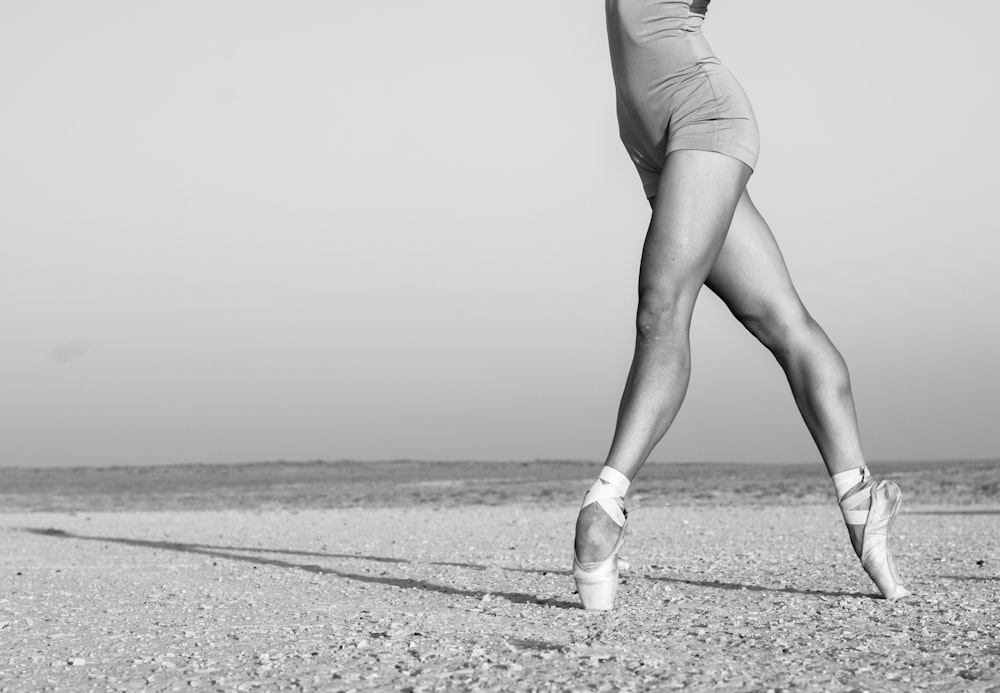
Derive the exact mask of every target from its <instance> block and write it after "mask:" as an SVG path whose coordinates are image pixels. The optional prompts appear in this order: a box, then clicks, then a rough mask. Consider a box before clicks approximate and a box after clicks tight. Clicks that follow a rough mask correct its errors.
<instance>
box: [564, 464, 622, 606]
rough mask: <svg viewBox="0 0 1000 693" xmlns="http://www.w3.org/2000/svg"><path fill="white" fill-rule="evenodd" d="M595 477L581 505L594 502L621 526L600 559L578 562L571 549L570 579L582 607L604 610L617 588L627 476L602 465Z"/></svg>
mask: <svg viewBox="0 0 1000 693" xmlns="http://www.w3.org/2000/svg"><path fill="white" fill-rule="evenodd" d="M598 480H599V481H598V483H595V484H594V486H593V487H591V489H590V491H588V492H587V495H586V496H584V499H583V506H582V508H585V507H587V506H588V505H591V504H593V503H597V504H598V505H600V506H601V508H602V509H603V510H604V512H606V513H607V514H608V516H609V517H610V518H611V519H612V520H613V521H614V522H615V524H617V525H618V526H619V527H621V529H620V530H619V532H618V539H617V541H615V545H614V547H613V548H612V549H611V553H610V554H609V555H608V557H607V558H605V559H604V560H603V561H595V562H593V563H581V562H580V559H579V557H578V556H577V555H576V551H575V550H574V551H573V580H574V581H575V582H576V591H577V593H578V594H579V595H580V601H581V602H583V608H585V609H590V610H595V611H607V610H609V609H611V608H613V607H614V604H615V595H616V594H617V592H618V568H619V565H618V552H619V551H621V548H622V544H624V543H625V528H626V527H627V526H628V516H627V514H626V512H625V499H624V496H625V493H626V492H627V491H628V479H627V478H626V477H625V475H623V474H622V473H621V472H619V471H617V470H615V469H612V468H611V467H605V468H604V469H602V470H601V474H600V476H598ZM601 481H605V482H607V483H601ZM622 481H624V483H622Z"/></svg>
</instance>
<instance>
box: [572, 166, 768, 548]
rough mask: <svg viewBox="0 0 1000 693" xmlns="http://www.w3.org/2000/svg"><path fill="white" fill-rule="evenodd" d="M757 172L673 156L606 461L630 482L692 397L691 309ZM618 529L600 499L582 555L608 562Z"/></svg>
mask: <svg viewBox="0 0 1000 693" xmlns="http://www.w3.org/2000/svg"><path fill="white" fill-rule="evenodd" d="M749 176H750V169H749V168H748V167H747V166H746V165H745V164H743V163H741V162H739V161H737V160H736V159H733V158H731V157H728V156H726V155H724V154H718V153H716V152H703V151H691V150H682V151H676V152H672V153H671V154H669V155H668V156H667V160H666V163H665V164H664V170H663V175H662V176H661V178H660V186H659V189H658V192H657V195H656V197H655V198H654V200H653V203H652V204H653V216H652V220H651V221H650V225H649V230H648V232H647V234H646V241H645V244H644V246H643V252H642V262H641V265H640V268H639V307H638V312H637V317H636V340H635V355H634V357H633V360H632V368H631V370H630V371H629V375H628V379H627V381H626V384H625V392H624V394H623V396H622V401H621V405H620V407H619V412H618V421H617V425H616V427H615V434H614V438H613V441H612V444H611V450H610V452H609V454H608V458H607V462H606V465H605V466H607V467H611V468H612V469H614V470H617V471H618V472H620V473H621V474H622V475H623V476H624V477H625V478H627V479H628V480H631V479H632V478H633V477H634V476H635V475H636V473H637V472H638V471H639V468H640V467H641V466H642V465H643V463H644V462H645V461H646V458H647V457H648V456H649V453H650V452H651V451H652V449H653V447H654V446H655V445H656V443H657V442H658V441H659V440H660V438H662V437H663V434H664V433H665V432H666V430H667V428H668V427H669V426H670V423H671V422H672V421H673V419H674V416H676V414H677V410H678V409H679V408H680V405H681V401H682V400H683V399H684V394H685V392H686V391H687V384H688V378H689V374H690V345H689V335H688V331H689V327H690V323H691V312H692V310H693V309H694V304H695V299H696V298H697V296H698V292H699V291H700V290H701V287H702V285H703V284H704V282H705V278H706V277H707V276H708V273H709V271H710V270H711V268H712V266H713V264H714V263H715V260H716V257H717V256H718V254H719V250H720V249H721V248H722V244H723V242H724V240H725V238H726V231H727V229H728V228H729V224H730V221H731V220H732V216H733V210H734V208H735V206H736V202H737V200H738V199H739V197H740V192H741V191H742V190H743V189H744V187H745V186H746V182H747V179H748V178H749ZM598 484H603V482H602V481H600V480H599V481H597V482H595V486H596V485H598ZM596 490H597V491H600V490H601V489H600V488H598V489H596ZM595 495H598V494H595ZM585 502H586V501H585ZM618 534H619V526H618V524H617V523H615V522H614V520H613V519H612V518H611V517H609V515H608V514H607V513H606V512H605V511H604V510H603V509H601V506H600V505H599V504H597V503H587V504H585V506H584V507H583V508H582V509H581V511H580V516H579V518H578V519H577V525H576V542H575V550H576V556H577V558H578V560H579V561H580V562H583V563H589V562H594V561H600V560H602V559H604V558H605V557H606V556H607V555H608V552H609V551H611V549H612V548H613V546H614V544H615V542H616V540H617V537H618Z"/></svg>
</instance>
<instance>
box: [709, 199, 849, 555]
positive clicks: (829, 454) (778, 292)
mask: <svg viewBox="0 0 1000 693" xmlns="http://www.w3.org/2000/svg"><path fill="white" fill-rule="evenodd" d="M706 284H707V286H708V287H709V288H710V289H712V291H714V292H715V293H716V294H718V296H719V297H720V298H721V299H722V300H723V301H724V302H725V303H726V305H727V306H728V307H729V309H730V310H731V311H732V312H733V315H735V316H736V318H737V319H739V321H740V322H741V323H743V325H744V326H745V327H746V328H747V329H748V330H749V331H750V332H751V333H752V334H753V335H754V336H755V337H757V339H759V340H760V341H761V343H762V344H764V346H766V347H767V348H768V349H769V350H770V351H771V352H772V353H773V354H774V356H775V358H777V360H778V363H780V364H781V367H782V368H783V369H784V371H785V374H786V376H787V378H788V382H789V384H790V385H791V388H792V394H793V396H794V397H795V403H796V404H797V405H798V408H799V411H800V412H801V413H802V418H803V419H804V420H805V423H806V426H807V428H808V429H809V432H810V434H812V437H813V440H815V441H816V445H817V447H818V448H819V451H820V455H821V456H822V457H823V461H824V462H825V463H826V468H827V471H828V472H829V473H830V475H831V476H833V475H834V474H836V473H838V472H843V471H847V470H850V469H857V468H858V467H860V466H862V465H864V464H865V460H864V455H863V453H862V451H861V439H860V435H859V434H858V423H857V416H856V415H855V409H854V398H853V396H852V394H851V382H850V377H849V375H848V372H847V366H846V364H845V363H844V359H843V358H842V357H841V355H840V352H838V351H837V349H836V347H834V345H833V343H832V342H831V341H830V339H829V337H827V335H826V333H825V332H824V331H823V329H822V328H821V327H820V326H819V325H818V324H817V323H816V321H815V320H813V319H812V317H811V316H810V315H809V313H808V311H807V310H806V308H805V306H804V305H803V304H802V301H801V300H800V298H799V295H798V293H797V292H796V291H795V287H794V286H793V285H792V280H791V277H790V276H789V274H788V269H787V267H786V266H785V261H784V258H783V257H782V255H781V251H780V250H779V248H778V244H777V242H776V241H775V239H774V236H773V235H772V233H771V229H770V228H769V227H768V225H767V222H765V221H764V219H763V217H762V216H761V215H760V212H758V211H757V208H756V207H755V206H754V204H753V202H752V201H751V199H750V195H749V194H748V193H747V192H746V191H744V192H743V194H742V195H741V197H740V200H739V203H738V204H737V206H736V211H735V214H734V215H733V220H732V224H731V225H730V228H729V234H728V236H727V238H726V242H725V244H724V245H723V247H722V250H721V251H720V253H719V256H718V258H717V259H716V261H715V265H714V266H713V268H712V271H711V272H710V273H709V275H708V279H707V281H706ZM863 529H864V528H863V527H860V528H859V527H857V526H849V530H850V533H851V542H852V544H854V547H855V550H856V551H858V552H859V553H860V547H861V533H862V532H863Z"/></svg>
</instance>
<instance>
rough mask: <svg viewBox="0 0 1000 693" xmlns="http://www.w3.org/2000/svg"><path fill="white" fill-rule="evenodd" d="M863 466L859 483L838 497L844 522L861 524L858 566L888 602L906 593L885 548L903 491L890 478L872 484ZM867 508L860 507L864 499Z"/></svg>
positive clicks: (907, 592)
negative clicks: (840, 497) (861, 532)
mask: <svg viewBox="0 0 1000 693" xmlns="http://www.w3.org/2000/svg"><path fill="white" fill-rule="evenodd" d="M870 478H871V477H870V476H868V470H867V467H866V468H864V470H863V478H862V483H861V484H859V485H858V486H857V487H855V488H854V489H852V490H851V491H848V492H847V493H846V494H845V495H844V497H843V498H842V499H841V500H840V507H841V510H842V511H843V514H844V521H845V522H846V523H847V524H848V525H855V526H857V525H864V533H863V535H862V540H861V552H860V555H859V558H860V559H861V567H862V568H864V570H865V572H866V573H868V577H870V578H871V579H872V582H874V583H875V586H876V587H878V589H879V592H881V593H882V596H883V597H885V598H886V600H888V601H890V602H894V601H896V600H898V599H902V598H903V597H905V596H907V595H908V594H909V591H908V590H907V589H906V588H905V587H903V585H902V584H901V583H900V581H899V574H898V573H897V572H896V563H895V561H893V559H892V554H891V553H890V552H889V544H888V539H889V530H890V529H891V528H892V523H893V521H894V520H895V519H896V515H897V514H898V513H899V508H900V506H901V505H902V502H903V494H902V492H901V491H900V490H899V486H897V485H896V484H895V482H892V481H884V480H883V481H879V482H878V483H876V484H872V483H871V482H870V481H869V479H870ZM866 502H867V503H868V508H864V507H863V506H864V505H865V503H866Z"/></svg>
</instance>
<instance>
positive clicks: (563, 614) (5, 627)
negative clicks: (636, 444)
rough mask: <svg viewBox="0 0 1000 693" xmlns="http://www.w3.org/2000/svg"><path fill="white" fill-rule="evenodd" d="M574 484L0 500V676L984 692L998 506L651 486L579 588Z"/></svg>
mask: <svg viewBox="0 0 1000 693" xmlns="http://www.w3.org/2000/svg"><path fill="white" fill-rule="evenodd" d="M575 511H576V505H575V504H570V503H561V502H560V503H557V504H550V505H543V504H533V505H530V506H528V505H514V504H506V505H498V506H481V505H476V506H472V505H466V506H457V507H447V506H445V507H441V506H434V507H431V506H418V507H411V508H373V509H369V510H360V509H343V510H336V509H320V510H308V511H302V512H295V511H288V510H266V511H258V512H254V511H168V512H133V511H128V512H100V513H82V512H76V513H8V514H0V546H2V549H3V550H2V557H0V690H2V691H35V690H67V691H68V690H72V691H87V690H94V691H104V690H187V689H191V688H195V689H205V690H253V689H260V690H343V691H349V690H365V689H373V688H379V689H390V690H391V689H399V690H413V691H421V690H456V689H458V690H461V689H482V690H511V689H517V690H543V691H548V690H560V691H561V690H652V689H655V690H665V689H680V688H689V689H691V690H726V691H767V690H790V689H794V690H806V691H811V690H815V691H863V690H868V691H895V690H899V691H909V690H917V689H919V690H940V691H956V690H963V691H965V690H973V691H1000V633H998V627H997V623H998V621H1000V601H998V597H1000V531H998V528H997V521H998V519H1000V509H998V508H997V506H995V505H993V506H979V507H976V506H965V507H961V508H945V507H935V506H916V507H913V506H912V505H911V506H910V507H908V508H906V512H905V514H903V515H901V516H900V518H899V520H898V521H897V524H896V534H897V536H896V541H895V555H896V557H897V562H898V564H899V566H900V569H901V572H903V574H904V577H905V578H906V579H907V582H908V585H909V586H910V587H911V589H913V590H914V591H915V593H916V594H915V595H914V596H913V597H912V598H910V599H909V600H908V601H906V602H902V603H898V604H888V603H887V602H885V601H884V600H882V599H879V598H877V597H876V592H875V589H874V587H873V586H872V585H871V584H870V582H869V581H868V579H867V577H866V576H865V575H864V573H863V572H862V571H861V569H860V566H859V565H858V562H857V560H856V558H855V557H854V555H853V553H851V552H850V549H849V545H848V541H847V535H846V532H845V530H844V529H843V525H842V524H841V518H840V514H839V512H838V511H837V509H836V506H835V505H833V504H832V503H829V504H824V505H818V504H804V505H797V506H784V507H782V506H774V507H754V506H749V507H727V508H718V507H716V508H699V507H694V506H692V507H678V506H670V507H667V506H664V505H659V506H648V505H647V506H646V507H643V508H641V509H640V510H639V511H638V512H636V513H635V514H634V517H633V521H632V530H633V531H632V533H631V536H630V537H629V539H628V542H627V543H626V547H625V551H624V556H625V557H626V558H628V559H629V560H630V561H631V562H632V564H633V568H632V570H631V571H629V572H628V573H627V574H625V576H624V578H623V584H622V587H621V590H620V594H619V608H618V609H616V610H615V611H614V612H611V613H606V614H600V613H589V612H586V611H584V610H582V609H581V608H580V607H579V605H578V602H577V599H576V596H575V595H574V592H573V584H572V580H571V578H570V577H569V573H568V566H569V562H570V542H571V535H572V522H573V520H574V518H575Z"/></svg>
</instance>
